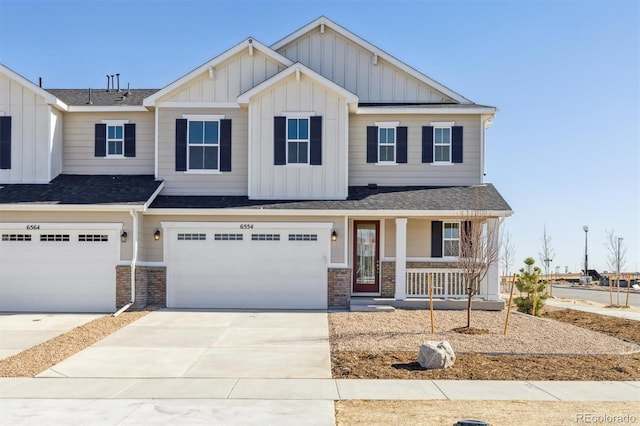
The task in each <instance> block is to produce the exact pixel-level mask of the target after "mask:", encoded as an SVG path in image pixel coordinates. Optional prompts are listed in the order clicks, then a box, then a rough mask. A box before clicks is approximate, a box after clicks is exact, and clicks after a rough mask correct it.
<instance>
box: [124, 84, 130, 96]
mask: <svg viewBox="0 0 640 426" xmlns="http://www.w3.org/2000/svg"><path fill="white" fill-rule="evenodd" d="M130 94H131V90H130V89H129V83H127V91H126V93H125V94H124V95H125V96H129V95H130Z"/></svg>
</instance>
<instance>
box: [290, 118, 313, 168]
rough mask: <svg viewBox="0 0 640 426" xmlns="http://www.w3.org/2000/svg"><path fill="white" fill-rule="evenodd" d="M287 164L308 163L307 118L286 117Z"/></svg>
mask: <svg viewBox="0 0 640 426" xmlns="http://www.w3.org/2000/svg"><path fill="white" fill-rule="evenodd" d="M287 164H309V119H308V118H287Z"/></svg>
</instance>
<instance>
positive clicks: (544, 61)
mask: <svg viewBox="0 0 640 426" xmlns="http://www.w3.org/2000/svg"><path fill="white" fill-rule="evenodd" d="M320 15H325V16H327V17H328V18H330V19H332V20H334V21H335V22H337V23H338V24H340V25H342V26H344V27H346V28H347V29H349V30H350V31H352V32H354V33H355V34H357V35H359V36H360V37H362V38H364V39H365V40H367V41H369V42H371V43H372V44H374V45H376V46H378V47H380V48H381V49H383V50H385V51H387V52H388V53H390V54H392V55H393V56H395V57H396V58H398V59H400V60H402V61H404V62H406V63H407V64H409V65H410V66H412V67H414V68H416V69H418V70H419V71H421V72H422V73H424V74H426V75H428V76H430V77H431V78H433V79H435V80H437V81H438V82H440V83H442V84H444V85H445V86H447V87H449V88H451V89H453V90H455V91H457V92H458V93H460V94H462V95H463V96H465V97H467V98H469V99H471V100H472V101H474V102H476V103H479V104H485V105H493V106H497V107H498V108H499V112H498V114H497V116H496V118H495V120H494V124H493V127H492V128H491V129H489V131H488V132H487V153H486V154H487V163H486V180H487V181H488V182H492V183H493V184H494V185H495V186H496V187H497V188H498V190H499V191H500V192H501V193H502V194H503V196H504V197H505V198H506V200H507V201H508V202H509V203H510V204H511V206H512V208H513V209H514V211H515V214H514V216H513V217H511V218H509V219H508V220H507V221H506V227H507V229H508V230H509V232H510V233H511V235H512V240H513V243H514V245H515V251H516V259H517V261H516V264H515V265H514V266H517V267H520V265H522V263H521V262H522V260H523V259H524V258H525V257H528V256H533V257H534V258H535V259H536V260H538V258H539V256H538V253H539V252H540V250H541V245H542V243H541V238H542V233H543V229H544V227H545V225H546V227H547V231H548V233H549V235H550V236H551V238H552V241H551V245H552V247H553V249H554V251H555V256H554V257H553V262H552V263H551V267H552V269H555V267H556V266H560V268H561V270H564V268H565V267H568V269H569V271H578V270H579V269H580V268H581V266H582V264H583V262H584V236H585V235H584V231H583V230H582V227H583V225H588V226H589V229H590V231H589V234H588V237H589V265H590V267H595V268H597V269H599V270H603V269H607V250H606V247H605V239H606V231H607V230H614V231H615V234H616V235H618V236H621V237H624V244H625V245H626V246H627V250H628V251H627V269H628V270H636V271H639V270H640V253H639V249H638V246H639V241H640V206H639V199H640V176H639V172H638V169H639V167H640V150H639V145H640V128H639V117H640V83H639V80H640V77H639V76H640V66H639V58H640V8H639V5H638V2H637V1H627V0H595V1H552V0H548V1H519V0H514V1H484V0H477V1H456V0H448V1H420V2H411V1H385V2H376V1H341V2H331V1H319V2H315V1H305V2H302V1H299V2H295V1H291V2H284V1H257V2H243V1H231V2H223V1H195V0H182V1H174V0H165V1H151V0H147V1H138V0H127V1H117V0H110V1H102V0H92V1H81V0H77V1H31V0H0V63H2V64H4V65H6V66H8V67H9V68H11V69H13V70H14V71H16V72H18V73H19V74H21V75H23V76H24V77H26V78H28V79H30V80H32V81H34V82H37V81H38V77H43V79H44V87H45V88H88V87H92V88H101V87H104V86H105V84H106V81H105V80H106V77H105V75H106V74H114V73H116V72H119V73H120V74H121V77H120V78H121V83H122V84H123V85H126V83H131V87H132V88H136V87H137V88H160V87H163V86H165V85H167V84H169V83H171V82H172V81H173V80H175V79H177V78H179V77H181V76H182V75H184V74H186V73H187V72H189V71H190V70H192V69H194V68H196V67H197V66H199V65H201V64H202V63H204V62H206V61H207V60H209V59H211V58H212V57H214V56H216V55H218V54H219V53H221V52H223V51H224V50H226V49H228V48H229V47H231V46H233V45H235V44H236V43H238V42H240V41H242V40H244V39H245V38H247V37H248V36H252V37H255V38H256V39H257V40H259V41H261V42H262V43H264V44H267V45H270V44H272V43H274V42H276V41H278V40H279V39H281V38H283V37H285V36H286V35H288V34H290V33H291V32H293V31H295V30H296V29H298V28H299V27H301V26H303V25H305V24H307V23H308V22H310V21H312V20H313V19H315V18H317V17H318V16H320ZM512 268H513V267H512Z"/></svg>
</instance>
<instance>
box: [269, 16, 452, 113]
mask: <svg viewBox="0 0 640 426" xmlns="http://www.w3.org/2000/svg"><path fill="white" fill-rule="evenodd" d="M278 52H279V53H281V54H282V55H284V56H286V57H287V58H289V59H291V60H292V61H294V62H300V63H303V64H304V65H306V66H308V67H309V68H311V69H312V70H314V71H316V72H317V73H319V74H321V75H322V76H324V77H326V78H328V79H329V80H332V81H334V82H336V83H337V84H339V85H341V86H342V87H344V88H345V89H347V90H349V91H350V92H352V93H355V94H356V95H358V98H359V100H360V102H445V101H449V100H450V98H448V97H446V96H444V95H443V94H441V93H439V92H438V91H436V90H434V89H432V88H430V87H429V86H428V85H426V84H425V83H423V82H421V81H419V80H418V79H416V78H414V77H412V76H410V75H408V74H407V73H405V72H404V71H402V70H400V69H399V68H397V67H395V66H394V65H392V64H390V63H389V62H386V61H384V60H383V59H382V58H381V57H378V62H377V64H374V63H373V53H372V52H369V51H368V50H366V49H364V48H362V47H360V46H358V45H357V44H355V43H352V42H351V41H349V40H347V39H346V38H344V37H342V36H341V35H340V34H338V33H337V32H335V31H333V30H332V29H330V28H327V27H325V33H324V34H322V33H320V30H319V29H318V28H314V29H313V30H311V31H310V32H309V33H307V34H306V35H304V36H302V37H300V38H298V39H296V40H295V41H292V42H291V43H289V44H288V45H286V46H283V47H281V48H280V49H279V50H278Z"/></svg>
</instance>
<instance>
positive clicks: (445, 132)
mask: <svg viewBox="0 0 640 426" xmlns="http://www.w3.org/2000/svg"><path fill="white" fill-rule="evenodd" d="M441 130H442V143H450V142H451V129H449V128H447V129H441Z"/></svg>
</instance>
